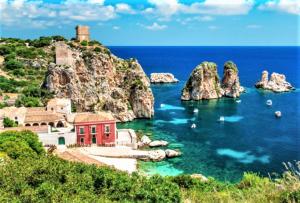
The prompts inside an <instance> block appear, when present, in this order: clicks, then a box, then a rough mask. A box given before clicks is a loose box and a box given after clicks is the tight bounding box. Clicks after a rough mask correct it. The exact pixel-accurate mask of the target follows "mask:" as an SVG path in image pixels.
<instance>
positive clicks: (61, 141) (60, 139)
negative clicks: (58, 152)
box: [58, 137, 65, 145]
mask: <svg viewBox="0 0 300 203" xmlns="http://www.w3.org/2000/svg"><path fill="white" fill-rule="evenodd" d="M58 144H59V145H65V138H64V137H59V138H58Z"/></svg>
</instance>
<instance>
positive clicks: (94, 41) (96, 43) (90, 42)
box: [89, 40, 101, 46]
mask: <svg viewBox="0 0 300 203" xmlns="http://www.w3.org/2000/svg"><path fill="white" fill-rule="evenodd" d="M94 45H101V43H100V42H98V41H97V40H92V41H89V46H94Z"/></svg>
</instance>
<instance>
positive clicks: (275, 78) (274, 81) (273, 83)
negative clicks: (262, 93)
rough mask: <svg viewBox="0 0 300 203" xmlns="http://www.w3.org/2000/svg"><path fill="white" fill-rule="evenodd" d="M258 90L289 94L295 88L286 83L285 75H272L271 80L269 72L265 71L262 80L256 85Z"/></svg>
mask: <svg viewBox="0 0 300 203" xmlns="http://www.w3.org/2000/svg"><path fill="white" fill-rule="evenodd" d="M255 87H256V88H261V89H266V90H271V91H273V92H288V91H291V90H294V89H295V88H294V87H293V86H292V85H291V84H290V83H289V82H287V81H286V78H285V75H283V74H279V73H272V75H271V78H270V80H269V73H268V71H266V70H265V71H263V72H262V75H261V80H260V81H258V82H257V83H256V84H255Z"/></svg>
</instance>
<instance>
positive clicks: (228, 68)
mask: <svg viewBox="0 0 300 203" xmlns="http://www.w3.org/2000/svg"><path fill="white" fill-rule="evenodd" d="M221 86H222V89H223V90H224V96H226V97H233V98H236V97H239V96H240V93H241V92H243V91H244V88H243V87H241V85H240V80H239V76H238V68H237V66H236V64H235V63H233V62H232V61H228V62H226V63H225V65H224V73H223V79H222V85H221Z"/></svg>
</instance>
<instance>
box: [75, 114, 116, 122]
mask: <svg viewBox="0 0 300 203" xmlns="http://www.w3.org/2000/svg"><path fill="white" fill-rule="evenodd" d="M103 121H115V118H114V117H113V116H112V115H111V114H110V113H106V112H99V113H78V114H76V116H75V118H74V123H75V124H76V123H91V122H103Z"/></svg>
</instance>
